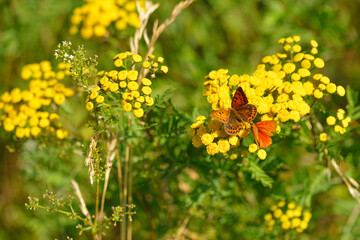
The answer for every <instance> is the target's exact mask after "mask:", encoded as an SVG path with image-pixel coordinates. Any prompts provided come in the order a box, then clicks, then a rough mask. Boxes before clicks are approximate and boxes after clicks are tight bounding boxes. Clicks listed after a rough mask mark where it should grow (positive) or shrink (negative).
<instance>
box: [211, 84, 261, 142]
mask: <svg viewBox="0 0 360 240" xmlns="http://www.w3.org/2000/svg"><path fill="white" fill-rule="evenodd" d="M256 113H257V109H256V107H255V106H254V105H252V104H248V99H247V97H246V95H245V93H244V91H243V90H242V88H241V87H239V88H238V89H237V90H236V92H235V95H234V97H233V99H232V102H231V108H229V109H228V110H220V111H215V112H212V113H211V114H210V117H213V118H215V119H216V120H219V121H220V122H223V123H225V125H224V129H225V132H226V133H227V134H229V135H234V134H237V133H238V132H240V131H241V130H242V129H244V124H243V123H244V122H245V123H250V122H251V121H252V120H253V119H254V118H255V116H256Z"/></svg>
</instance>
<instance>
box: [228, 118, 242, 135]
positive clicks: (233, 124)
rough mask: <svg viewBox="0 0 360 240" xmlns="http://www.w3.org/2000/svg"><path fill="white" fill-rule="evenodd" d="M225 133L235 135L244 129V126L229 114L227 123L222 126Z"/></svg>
mask: <svg viewBox="0 0 360 240" xmlns="http://www.w3.org/2000/svg"><path fill="white" fill-rule="evenodd" d="M224 129H225V132H226V133H227V134H229V135H235V134H237V133H238V132H240V131H241V130H242V129H244V125H243V124H242V123H241V122H239V121H238V120H237V119H236V117H235V115H234V114H230V117H229V121H228V122H227V123H226V124H225V126H224Z"/></svg>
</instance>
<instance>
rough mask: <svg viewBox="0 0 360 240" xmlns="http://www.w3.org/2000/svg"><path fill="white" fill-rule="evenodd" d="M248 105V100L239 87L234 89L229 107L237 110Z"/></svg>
mask: <svg viewBox="0 0 360 240" xmlns="http://www.w3.org/2000/svg"><path fill="white" fill-rule="evenodd" d="M246 104H248V99H247V97H246V95H245V93H244V91H243V90H242V88H241V87H238V89H236V92H235V94H234V97H233V99H232V102H231V107H232V108H234V109H235V110H238V109H239V108H240V107H241V106H243V105H246Z"/></svg>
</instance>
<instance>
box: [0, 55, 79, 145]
mask: <svg viewBox="0 0 360 240" xmlns="http://www.w3.org/2000/svg"><path fill="white" fill-rule="evenodd" d="M69 68H70V64H68V63H60V64H58V66H57V70H56V69H53V68H52V66H51V63H50V62H49V61H42V62H40V63H33V64H28V65H25V66H24V67H23V68H22V70H21V78H22V79H24V80H26V81H28V86H27V89H24V90H21V89H20V88H14V89H12V90H11V91H10V92H5V93H3V94H2V95H1V97H0V125H2V126H3V128H4V130H5V131H7V132H10V133H13V134H14V135H15V136H16V137H17V138H31V137H38V136H39V135H41V134H43V133H49V131H48V129H49V128H52V129H62V126H61V124H60V123H59V122H58V121H59V115H58V114H57V113H54V111H57V110H58V107H57V106H56V105H61V104H63V103H64V101H65V100H66V99H67V98H68V97H71V96H73V95H74V90H72V89H71V88H67V87H66V86H65V85H64V84H63V83H61V81H62V80H63V79H64V78H65V76H67V75H69ZM50 106H51V107H50ZM1 109H2V110H1ZM50 134H51V132H50Z"/></svg>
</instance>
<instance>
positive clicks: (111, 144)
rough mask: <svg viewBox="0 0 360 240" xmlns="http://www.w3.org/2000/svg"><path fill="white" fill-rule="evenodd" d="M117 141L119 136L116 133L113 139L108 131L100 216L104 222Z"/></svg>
mask: <svg viewBox="0 0 360 240" xmlns="http://www.w3.org/2000/svg"><path fill="white" fill-rule="evenodd" d="M116 143H117V136H116V135H115V137H114V138H113V139H112V138H111V134H110V133H108V144H107V145H108V146H107V148H108V149H107V156H106V166H107V169H106V172H105V181H104V189H103V193H102V197H101V207H100V216H99V222H100V223H101V222H102V220H103V218H104V206H105V196H106V191H107V187H108V183H109V177H110V172H111V169H112V164H113V160H114V157H115V147H116Z"/></svg>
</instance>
